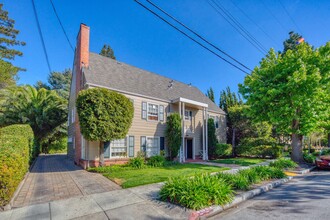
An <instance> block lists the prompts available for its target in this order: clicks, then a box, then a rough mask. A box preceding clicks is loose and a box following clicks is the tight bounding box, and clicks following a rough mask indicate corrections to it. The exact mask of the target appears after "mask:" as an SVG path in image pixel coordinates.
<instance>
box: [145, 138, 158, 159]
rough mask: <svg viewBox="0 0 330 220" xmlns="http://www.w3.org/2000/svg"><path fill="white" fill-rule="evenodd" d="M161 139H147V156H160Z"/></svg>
mask: <svg viewBox="0 0 330 220" xmlns="http://www.w3.org/2000/svg"><path fill="white" fill-rule="evenodd" d="M159 142H160V141H159V137H147V139H146V156H147V157H151V156H155V155H159V151H160V143H159Z"/></svg>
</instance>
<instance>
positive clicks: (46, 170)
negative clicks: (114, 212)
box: [12, 155, 121, 208]
mask: <svg viewBox="0 0 330 220" xmlns="http://www.w3.org/2000/svg"><path fill="white" fill-rule="evenodd" d="M117 189H121V188H120V187H119V186H118V185H117V184H115V183H113V182H111V181H109V180H108V179H107V178H105V177H103V176H102V175H100V174H97V173H89V172H87V171H85V170H83V169H81V168H80V167H78V166H75V165H74V164H73V161H70V160H68V159H67V157H66V155H41V156H39V157H38V159H37V161H36V163H35V165H34V167H33V169H32V170H31V172H30V173H29V174H28V176H27V177H26V179H25V182H24V184H23V186H22V188H21V189H20V191H19V193H18V195H17V196H16V198H15V200H14V203H13V206H12V207H13V208H17V207H23V206H28V205H33V204H39V203H45V202H50V201H54V200H59V199H66V198H70V197H76V196H83V195H90V194H94V193H101V192H108V191H112V190H117Z"/></svg>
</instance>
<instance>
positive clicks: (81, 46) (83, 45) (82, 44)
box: [73, 24, 89, 165]
mask: <svg viewBox="0 0 330 220" xmlns="http://www.w3.org/2000/svg"><path fill="white" fill-rule="evenodd" d="M88 65H89V27H88V26H87V25H85V24H80V30H79V33H78V36H77V46H76V50H75V59H74V73H73V77H75V81H76V83H75V96H76V97H75V98H77V96H78V93H79V91H80V90H82V89H83V87H82V86H83V82H82V68H87V67H88ZM74 106H75V99H74ZM74 108H75V107H74ZM74 130H75V142H74V145H75V150H74V152H75V153H74V154H75V155H74V161H75V163H76V164H77V165H80V163H81V161H80V159H81V138H82V136H81V133H80V125H79V119H78V114H77V111H75V122H74Z"/></svg>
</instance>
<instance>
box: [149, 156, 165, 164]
mask: <svg viewBox="0 0 330 220" xmlns="http://www.w3.org/2000/svg"><path fill="white" fill-rule="evenodd" d="M164 163H165V157H163V156H160V155H156V156H152V157H149V158H148V160H147V165H149V166H152V167H162V166H164Z"/></svg>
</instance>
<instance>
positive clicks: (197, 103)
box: [172, 97, 209, 108]
mask: <svg viewBox="0 0 330 220" xmlns="http://www.w3.org/2000/svg"><path fill="white" fill-rule="evenodd" d="M172 102H173V103H176V102H184V103H189V104H192V105H197V106H201V107H205V108H208V107H209V105H208V104H206V103H203V102H197V101H194V100H191V99H186V98H182V97H179V98H177V99H174V100H173V101H172Z"/></svg>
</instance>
